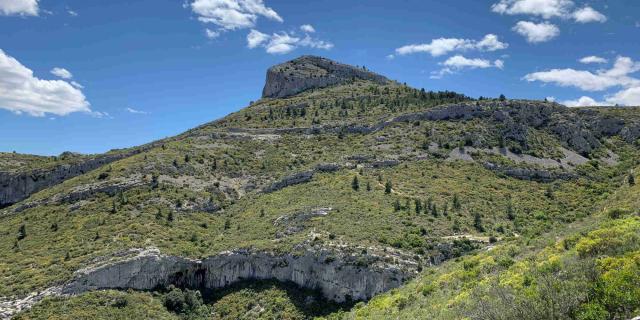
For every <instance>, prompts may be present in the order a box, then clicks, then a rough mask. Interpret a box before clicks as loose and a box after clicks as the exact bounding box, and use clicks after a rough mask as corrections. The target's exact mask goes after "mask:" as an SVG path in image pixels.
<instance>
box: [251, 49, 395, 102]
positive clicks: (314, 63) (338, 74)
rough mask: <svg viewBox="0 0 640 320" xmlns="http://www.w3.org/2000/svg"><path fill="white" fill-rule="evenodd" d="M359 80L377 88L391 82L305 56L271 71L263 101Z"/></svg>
mask: <svg viewBox="0 0 640 320" xmlns="http://www.w3.org/2000/svg"><path fill="white" fill-rule="evenodd" d="M355 79H358V80H368V81H372V82H375V83H377V84H385V83H388V82H389V80H388V79H387V78H385V77H383V76H381V75H378V74H375V73H373V72H370V71H368V70H367V69H366V68H365V67H361V68H358V67H354V66H350V65H346V64H342V63H338V62H335V61H331V60H329V59H326V58H322V57H315V56H302V57H300V58H297V59H294V60H291V61H288V62H285V63H282V64H279V65H276V66H273V67H271V68H269V70H268V71H267V81H266V83H265V85H264V89H263V90H262V97H263V98H284V97H289V96H292V95H295V94H298V93H300V92H302V91H305V90H309V89H318V88H324V87H327V86H331V85H337V84H343V83H346V82H349V81H354V80H355Z"/></svg>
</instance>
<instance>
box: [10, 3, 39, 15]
mask: <svg viewBox="0 0 640 320" xmlns="http://www.w3.org/2000/svg"><path fill="white" fill-rule="evenodd" d="M38 13H39V8H38V0H0V15H5V16H13V15H18V16H37V15H38Z"/></svg>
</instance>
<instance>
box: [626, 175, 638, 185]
mask: <svg viewBox="0 0 640 320" xmlns="http://www.w3.org/2000/svg"><path fill="white" fill-rule="evenodd" d="M627 181H629V185H630V186H635V185H636V178H635V177H634V176H633V172H632V173H629V178H628V180H627Z"/></svg>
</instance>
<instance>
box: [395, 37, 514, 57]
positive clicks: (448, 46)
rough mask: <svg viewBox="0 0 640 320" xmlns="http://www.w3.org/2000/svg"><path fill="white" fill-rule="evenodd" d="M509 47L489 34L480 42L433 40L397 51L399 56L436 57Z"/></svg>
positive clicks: (453, 39)
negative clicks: (429, 55) (417, 54)
mask: <svg viewBox="0 0 640 320" xmlns="http://www.w3.org/2000/svg"><path fill="white" fill-rule="evenodd" d="M508 46H509V45H508V44H507V43H504V42H500V41H499V40H498V37H497V36H496V35H494V34H487V35H485V36H484V38H482V39H481V40H480V41H476V40H469V39H457V38H439V39H433V40H431V42H430V43H424V44H410V45H406V46H403V47H400V48H397V49H396V53H397V54H399V55H406V54H412V53H419V52H426V53H429V54H431V55H432V56H434V57H437V56H442V55H445V54H447V53H449V52H453V51H465V50H479V51H496V50H501V49H505V48H507V47H508Z"/></svg>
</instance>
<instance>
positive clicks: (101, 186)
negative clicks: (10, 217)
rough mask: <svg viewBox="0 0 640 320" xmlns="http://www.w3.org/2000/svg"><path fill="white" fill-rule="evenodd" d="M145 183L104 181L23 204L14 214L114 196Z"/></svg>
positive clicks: (136, 180) (128, 180)
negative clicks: (104, 196) (96, 197)
mask: <svg viewBox="0 0 640 320" xmlns="http://www.w3.org/2000/svg"><path fill="white" fill-rule="evenodd" d="M144 184H145V182H144V181H142V180H141V179H139V178H137V177H132V178H128V179H120V180H115V181H104V182H98V183H93V184H88V185H80V186H77V187H75V188H73V189H72V190H71V191H70V192H68V193H58V194H56V195H54V196H52V197H51V198H45V199H39V200H34V201H28V202H23V203H20V204H18V205H16V206H15V207H14V208H13V212H21V211H24V210H26V209H29V208H33V207H36V206H41V205H47V204H60V203H75V202H78V201H82V200H86V199H89V198H91V197H93V196H95V195H97V194H99V193H103V194H106V195H108V196H114V195H116V194H118V193H120V192H124V191H127V190H129V189H132V188H135V187H139V186H142V185H144Z"/></svg>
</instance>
